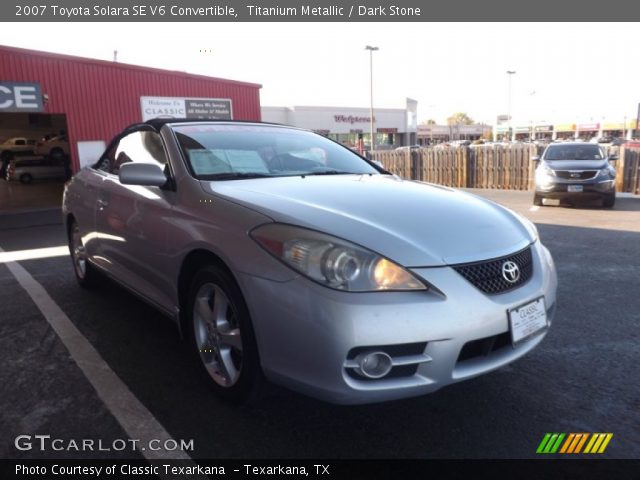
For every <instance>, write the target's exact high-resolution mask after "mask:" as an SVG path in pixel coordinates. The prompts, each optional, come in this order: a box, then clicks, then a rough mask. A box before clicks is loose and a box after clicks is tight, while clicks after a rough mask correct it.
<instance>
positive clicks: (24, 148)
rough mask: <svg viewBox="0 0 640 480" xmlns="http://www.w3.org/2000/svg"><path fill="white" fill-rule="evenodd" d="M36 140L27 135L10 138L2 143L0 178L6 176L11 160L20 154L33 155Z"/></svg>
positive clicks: (0, 149)
mask: <svg viewBox="0 0 640 480" xmlns="http://www.w3.org/2000/svg"><path fill="white" fill-rule="evenodd" d="M35 147H36V141H35V140H33V139H30V138H26V137H13V138H8V139H7V140H5V141H4V142H2V143H0V178H4V176H5V175H6V172H7V168H8V167H9V162H10V161H11V160H12V159H14V158H16V157H20V156H24V155H33V152H34V150H35Z"/></svg>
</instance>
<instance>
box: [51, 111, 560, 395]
mask: <svg viewBox="0 0 640 480" xmlns="http://www.w3.org/2000/svg"><path fill="white" fill-rule="evenodd" d="M319 151H322V152H323V154H322V155H318V152H319ZM311 152H313V155H311V154H310V153H311ZM63 215H64V222H65V225H66V229H67V233H68V242H69V250H70V253H71V258H72V262H73V267H74V272H75V276H76V279H77V281H78V282H79V283H80V285H81V286H86V287H88V286H91V285H92V284H94V281H95V278H96V274H97V273H98V272H102V273H105V274H107V275H108V276H110V277H112V278H114V279H116V280H117V281H118V282H119V283H120V284H122V285H124V286H125V287H127V288H128V289H130V290H132V291H134V292H136V293H137V294H138V295H139V296H140V297H141V298H143V299H145V300H147V301H148V302H150V303H151V304H153V305H155V306H156V307H157V308H158V309H159V310H160V311H162V312H164V313H166V314H167V315H168V316H170V317H171V318H173V319H174V320H175V322H176V323H177V324H178V325H179V327H180V328H181V330H182V332H183V333H184V335H185V337H186V338H187V339H188V340H189V342H190V345H191V349H190V350H191V352H192V354H193V355H194V357H195V359H196V362H197V364H198V365H199V368H200V369H201V372H202V374H203V378H205V379H206V380H207V381H208V382H209V383H210V385H211V388H212V389H213V390H214V391H215V392H216V393H217V394H219V395H220V396H221V397H223V398H226V399H229V400H234V401H240V400H242V399H244V398H247V397H248V396H251V395H252V394H253V392H254V391H255V390H256V389H257V387H258V385H259V384H260V383H261V382H262V380H263V378H265V377H266V379H268V380H272V381H273V382H277V383H279V384H282V385H285V386H287V387H290V388H292V389H294V390H297V391H300V392H303V393H306V394H308V395H312V396H314V397H317V398H320V399H323V400H326V401H330V402H335V403H342V404H355V403H369V402H379V401H385V400H391V399H397V398H404V397H410V396H415V395H421V394H425V393H428V392H433V391H435V390H437V389H439V388H441V387H444V386H445V385H448V384H451V383H453V382H457V381H461V380H465V379H469V378H472V377H475V376H477V375H480V374H484V373H487V372H489V371H491V370H494V369H496V368H499V367H501V366H504V365H506V364H508V363H511V362H513V361H514V360H516V359H517V358H519V357H521V356H523V355H525V354H526V353H528V352H530V351H531V350H532V349H534V348H535V347H536V346H537V345H538V344H539V343H540V342H541V341H542V339H543V338H544V336H545V335H546V334H547V331H548V328H549V326H550V324H551V322H552V320H553V318H554V314H555V309H556V288H557V279H556V271H555V267H554V263H553V260H552V258H551V255H550V253H549V251H548V250H547V249H546V248H545V247H544V246H543V245H542V243H541V242H540V240H539V238H538V234H537V231H536V228H535V226H534V225H533V224H532V223H531V222H529V221H528V220H526V219H524V218H523V217H520V216H519V215H517V214H516V213H514V212H512V211H510V210H508V209H506V208H503V207H501V206H500V205H497V204H495V203H493V202H490V201H488V200H485V199H482V198H479V197H476V196H474V195H471V194H469V193H465V192H462V191H456V190H453V189H450V188H446V187H442V186H437V185H429V184H425V183H421V182H413V181H406V180H402V179H400V178H398V177H397V176H395V175H391V174H389V173H388V172H386V171H385V170H383V169H382V168H380V167H377V166H376V165H374V164H373V163H370V162H368V161H366V160H365V159H363V158H362V157H360V156H358V155H356V154H354V153H353V152H352V151H351V150H349V149H348V148H345V147H344V146H342V145H340V144H338V143H336V142H333V141H331V140H329V139H327V138H325V137H323V136H321V135H317V134H315V133H312V132H309V131H306V130H301V129H297V128H293V127H285V126H281V125H272V124H263V123H243V122H233V121H218V122H215V121H177V120H160V119H155V120H151V121H148V122H147V123H145V124H140V125H134V126H131V127H129V128H128V129H126V130H124V131H123V132H122V133H121V134H120V135H119V136H118V137H116V138H115V139H114V140H113V141H112V142H111V143H110V145H109V146H108V147H107V150H106V152H105V153H104V154H103V155H102V156H101V158H100V159H99V160H98V162H97V163H96V164H95V165H93V166H92V167H87V168H85V169H83V170H81V171H80V172H78V173H77V174H76V175H75V176H74V177H73V178H72V179H71V181H70V182H68V183H67V185H66V188H65V192H64V199H63ZM150 334H152V332H150Z"/></svg>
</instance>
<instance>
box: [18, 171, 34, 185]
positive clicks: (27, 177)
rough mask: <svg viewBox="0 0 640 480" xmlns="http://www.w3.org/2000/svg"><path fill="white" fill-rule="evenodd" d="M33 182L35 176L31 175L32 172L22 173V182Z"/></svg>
mask: <svg viewBox="0 0 640 480" xmlns="http://www.w3.org/2000/svg"><path fill="white" fill-rule="evenodd" d="M31 182H33V177H32V176H31V174H29V173H23V174H22V175H20V183H24V184H27V183H31Z"/></svg>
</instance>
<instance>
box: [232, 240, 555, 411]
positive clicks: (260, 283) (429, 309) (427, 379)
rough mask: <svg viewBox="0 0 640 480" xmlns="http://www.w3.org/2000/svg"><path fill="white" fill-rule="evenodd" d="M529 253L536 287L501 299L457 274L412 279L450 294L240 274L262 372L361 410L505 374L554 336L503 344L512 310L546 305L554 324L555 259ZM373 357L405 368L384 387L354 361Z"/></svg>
mask: <svg viewBox="0 0 640 480" xmlns="http://www.w3.org/2000/svg"><path fill="white" fill-rule="evenodd" d="M531 248H532V257H533V262H534V263H533V265H534V269H533V276H532V278H531V279H530V280H529V281H528V282H526V283H525V284H523V285H522V286H521V287H519V288H516V289H515V290H511V291H509V292H506V293H502V294H498V295H486V294H484V293H482V292H481V291H480V290H478V289H477V288H476V287H475V286H473V285H472V284H471V283H469V282H468V281H467V280H465V279H464V278H463V277H462V276H461V275H459V274H458V273H457V272H456V271H455V270H453V268H450V267H439V268H416V269H413V270H412V271H413V272H414V273H415V274H416V275H418V276H420V277H422V278H424V279H425V280H427V281H428V282H429V283H431V284H432V285H434V286H436V287H437V288H438V289H440V290H441V291H442V292H443V293H444V295H442V294H440V293H436V292H433V291H429V292H374V293H346V292H339V291H334V290H331V289H328V288H325V287H322V286H320V285H317V284H315V283H313V282H311V281H309V280H307V279H306V278H303V277H297V278H296V279H294V280H292V281H288V282H275V281H271V280H266V279H264V278H258V277H254V276H249V275H240V276H239V280H240V283H241V287H242V289H243V292H244V294H245V298H246V300H247V304H248V307H249V310H250V313H251V315H252V319H253V324H254V330H255V333H256V338H257V342H258V349H259V352H260V357H261V362H262V368H263V370H264V373H265V375H266V376H267V377H268V378H269V379H271V380H272V381H274V382H276V383H279V384H282V385H284V386H286V387H289V388H291V389H294V390H297V391H300V392H302V393H306V394H308V395H311V396H313V397H316V398H320V399H323V400H326V401H329V402H333V403H340V404H361V403H372V402H380V401H386V400H392V399H398V398H405V397H411V396H416V395H421V394H425V393H429V392H433V391H435V390H438V389H439V388H442V387H443V386H445V385H448V384H451V383H454V382H457V381H460V380H465V379H468V378H472V377H475V376H477V375H481V374H483V373H486V372H489V371H491V370H493V369H496V368H499V367H501V366H503V365H506V364H508V363H510V362H512V361H514V360H516V359H517V358H519V357H521V356H522V355H524V354H526V353H527V352H529V351H530V350H532V349H533V348H534V347H535V346H536V345H538V343H540V341H541V340H542V339H543V338H544V336H545V335H546V333H547V331H548V329H545V330H543V331H542V332H540V333H538V334H537V335H535V336H533V337H531V338H529V339H528V340H525V341H524V342H522V343H520V344H518V345H517V346H515V347H514V346H512V345H511V342H510V341H507V342H505V341H504V340H505V335H506V336H508V335H509V325H508V319H507V310H508V309H510V308H514V307H516V306H519V305H522V304H523V303H525V302H527V301H529V300H533V299H535V298H537V297H540V296H544V298H545V304H546V308H547V316H548V321H549V324H550V323H551V321H552V320H553V316H554V314H555V304H556V287H557V278H556V272H555V267H554V265H553V260H551V257H550V255H549V253H548V251H547V250H546V248H545V247H544V246H542V245H541V244H540V242H536V243H535V244H534V245H532V247H531ZM366 350H370V351H373V350H382V351H385V352H387V353H389V355H390V356H391V357H392V359H393V360H394V364H395V362H398V363H399V364H402V368H398V369H396V367H394V369H392V372H391V373H390V374H389V375H387V376H386V377H384V378H381V379H377V380H371V379H366V378H364V377H361V376H359V375H358V374H357V373H356V372H355V371H354V369H353V368H352V366H353V357H354V356H355V355H356V354H358V352H362V351H366ZM394 370H395V372H394Z"/></svg>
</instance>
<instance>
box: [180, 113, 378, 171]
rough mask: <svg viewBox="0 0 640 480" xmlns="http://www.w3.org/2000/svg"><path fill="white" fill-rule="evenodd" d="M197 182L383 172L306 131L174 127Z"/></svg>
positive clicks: (264, 128)
mask: <svg viewBox="0 0 640 480" xmlns="http://www.w3.org/2000/svg"><path fill="white" fill-rule="evenodd" d="M172 128H173V130H174V131H175V132H176V137H177V139H178V142H179V144H180V146H181V148H182V151H183V152H184V155H185V158H186V159H187V161H188V162H189V165H190V166H191V170H192V172H193V174H194V175H195V176H196V178H198V179H200V180H235V179H244V178H259V177H281V176H294V175H295V176H298V175H346V174H358V175H361V174H379V172H378V170H376V169H375V168H374V167H373V166H371V165H370V164H368V163H367V162H366V161H365V160H363V159H362V158H360V157H359V156H358V155H356V154H355V153H353V152H352V151H351V150H349V149H347V148H344V147H342V146H340V145H339V144H337V143H335V142H332V141H331V140H329V139H327V138H325V137H323V136H321V135H317V134H315V133H312V132H307V131H304V130H295V129H289V128H283V127H278V126H268V125H250V124H247V125H228V124H197V125H173V126H172Z"/></svg>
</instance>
